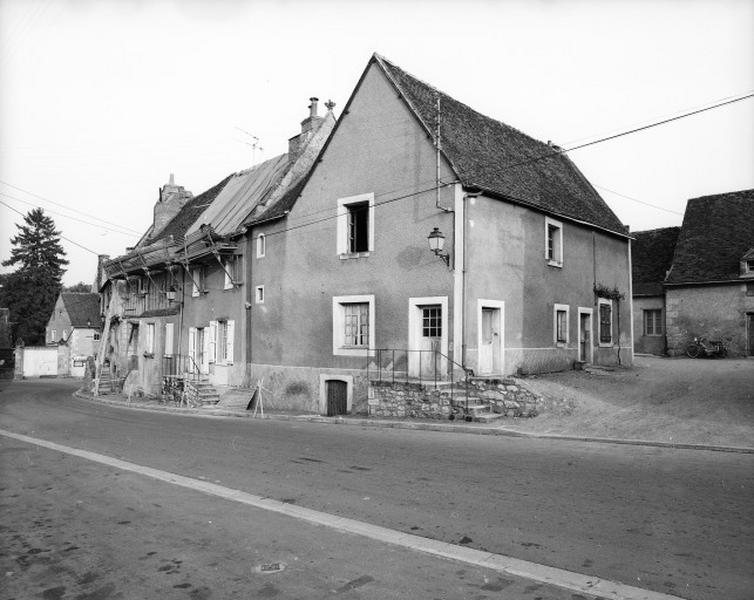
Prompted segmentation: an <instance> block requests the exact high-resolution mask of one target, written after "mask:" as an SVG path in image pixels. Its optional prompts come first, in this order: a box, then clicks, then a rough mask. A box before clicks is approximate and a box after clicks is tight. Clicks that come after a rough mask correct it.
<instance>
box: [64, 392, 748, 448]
mask: <svg viewBox="0 0 754 600" xmlns="http://www.w3.org/2000/svg"><path fill="white" fill-rule="evenodd" d="M73 395H74V396H75V397H77V398H79V399H81V400H88V401H90V402H100V403H102V404H107V405H110V406H119V407H122V408H131V409H138V410H147V411H154V412H175V413H179V414H182V415H187V416H197V417H235V418H241V419H243V418H246V419H250V418H254V415H253V414H250V413H249V412H247V411H238V410H227V409H221V408H184V407H177V406H167V405H154V404H146V403H143V402H129V403H125V402H123V401H118V400H108V399H106V398H104V397H102V396H97V397H94V396H92V395H91V394H86V393H84V392H82V391H80V390H77V391H75V392H74V393H73ZM256 418H258V419H265V420H268V421H298V422H304V423H325V424H329V425H356V426H359V427H373V428H375V429H408V430H414V431H443V432H445V433H466V434H475V435H492V436H502V437H513V438H525V439H539V440H553V441H565V442H588V443H595V444H617V445H623V446H644V447H649V448H667V449H672V450H706V451H709V452H729V453H734V454H754V448H749V447H746V446H714V445H711V444H684V443H676V442H661V441H655V440H634V439H622V438H603V437H592V436H578V435H558V434H548V433H529V432H525V431H517V430H515V429H506V428H504V427H488V426H484V425H481V426H480V425H460V424H458V425H455V424H452V425H451V424H445V423H436V422H419V421H388V420H384V419H365V418H354V417H345V418H344V417H323V416H321V415H286V414H275V413H272V414H269V413H268V414H266V415H264V416H262V415H256Z"/></svg>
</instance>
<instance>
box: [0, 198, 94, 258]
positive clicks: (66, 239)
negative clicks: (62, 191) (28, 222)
mask: <svg viewBox="0 0 754 600" xmlns="http://www.w3.org/2000/svg"><path fill="white" fill-rule="evenodd" d="M0 204H2V205H3V206H6V207H8V208H10V209H11V210H12V211H13V212H17V213H18V214H19V215H21V216H22V217H25V216H26V215H25V214H24V213H22V212H21V211H20V210H18V209H16V208H13V207H12V206H11V205H10V204H8V203H7V202H4V201H3V200H0ZM60 237H61V239H64V240H65V241H66V242H70V243H71V244H73V245H74V246H78V247H79V248H81V249H82V250H86V251H87V252H91V253H92V254H94V255H95V256H99V255H100V254H101V253H100V252H95V251H94V250H92V249H91V248H87V247H86V246H82V245H81V244H79V243H78V242H74V241H73V240H72V239H69V238H67V237H65V236H64V235H63V234H60Z"/></svg>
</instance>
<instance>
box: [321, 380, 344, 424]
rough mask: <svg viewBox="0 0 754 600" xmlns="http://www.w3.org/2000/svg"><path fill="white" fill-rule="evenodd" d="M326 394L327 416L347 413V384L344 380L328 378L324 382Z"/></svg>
mask: <svg viewBox="0 0 754 600" xmlns="http://www.w3.org/2000/svg"><path fill="white" fill-rule="evenodd" d="M325 394H326V395H327V416H328V417H334V416H336V415H345V414H347V413H348V384H347V383H346V382H345V381H338V380H337V379H330V380H328V381H326V382H325Z"/></svg>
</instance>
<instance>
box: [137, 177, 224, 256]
mask: <svg viewBox="0 0 754 600" xmlns="http://www.w3.org/2000/svg"><path fill="white" fill-rule="evenodd" d="M232 177H233V175H228V176H227V177H226V178H225V179H223V180H222V181H221V182H220V183H218V184H217V185H215V186H214V187H211V188H210V189H208V190H207V191H206V192H202V193H201V194H199V195H198V196H194V197H193V198H191V199H190V200H189V201H188V202H186V204H184V205H183V207H182V208H181V210H179V211H178V214H177V215H175V216H174V217H173V218H172V219H171V220H170V222H169V223H168V224H167V225H166V226H165V227H164V228H163V230H162V231H160V232H159V233H158V234H157V235H156V236H154V237H153V238H149V239H148V240H147V244H153V243H154V242H157V241H159V240H161V239H164V238H167V237H170V236H173V239H174V240H176V241H178V240H182V239H183V237H184V236H185V235H186V232H187V230H188V228H189V227H191V225H192V224H193V223H194V222H195V221H196V219H197V218H198V217H199V216H200V215H201V214H202V213H203V212H204V211H205V210H206V209H207V207H208V206H210V205H211V204H212V203H213V202H214V200H215V198H217V196H218V194H220V192H221V191H222V190H223V188H224V187H225V184H226V183H228V181H229V180H230V179H231V178H232Z"/></svg>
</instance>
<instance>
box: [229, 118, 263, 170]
mask: <svg viewBox="0 0 754 600" xmlns="http://www.w3.org/2000/svg"><path fill="white" fill-rule="evenodd" d="M236 129H238V131H240V132H241V133H245V134H246V135H248V136H249V137H250V138H251V139H252V142H247V141H244V140H236V141H237V142H241V143H242V144H246V145H247V146H251V164H252V166H253V165H254V160H255V157H254V155H255V154H256V150H257V148H259V151H260V152H264V148H262V146H260V145H259V138H258V137H257V136H255V135H254V134H253V133H249V132H248V131H246V130H245V129H241V128H240V127H238V126H236Z"/></svg>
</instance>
